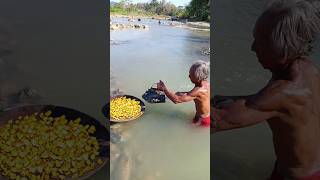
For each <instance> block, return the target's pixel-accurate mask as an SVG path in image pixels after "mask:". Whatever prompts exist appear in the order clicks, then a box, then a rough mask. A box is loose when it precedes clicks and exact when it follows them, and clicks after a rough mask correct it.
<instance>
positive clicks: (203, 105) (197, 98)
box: [157, 61, 210, 127]
mask: <svg viewBox="0 0 320 180" xmlns="http://www.w3.org/2000/svg"><path fill="white" fill-rule="evenodd" d="M209 69H210V68H209V63H208V62H204V61H196V62H195V63H194V64H192V66H191V68H190V70H189V78H190V80H191V82H192V83H193V84H195V86H194V88H193V89H192V90H191V91H189V92H176V93H174V92H172V91H170V90H169V89H168V87H166V85H165V84H164V83H163V82H162V81H161V80H160V82H159V83H158V84H157V89H158V90H160V91H163V92H164V93H165V94H166V96H167V97H168V98H169V99H170V100H171V101H172V102H173V103H175V104H177V103H185V102H189V101H194V103H195V108H196V114H195V117H194V119H193V121H192V122H193V123H194V124H197V125H200V126H204V127H210V83H209V81H208V78H209Z"/></svg>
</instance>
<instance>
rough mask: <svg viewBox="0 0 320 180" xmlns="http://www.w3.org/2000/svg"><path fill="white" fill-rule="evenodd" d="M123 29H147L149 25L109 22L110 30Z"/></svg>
mask: <svg viewBox="0 0 320 180" xmlns="http://www.w3.org/2000/svg"><path fill="white" fill-rule="evenodd" d="M123 29H145V30H147V29H149V26H147V25H144V24H121V23H110V30H123Z"/></svg>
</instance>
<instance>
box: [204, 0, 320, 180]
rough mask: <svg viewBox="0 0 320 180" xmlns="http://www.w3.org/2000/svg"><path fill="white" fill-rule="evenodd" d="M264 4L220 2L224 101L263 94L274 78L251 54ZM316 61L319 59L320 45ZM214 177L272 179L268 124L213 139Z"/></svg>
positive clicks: (218, 43)
mask: <svg viewBox="0 0 320 180" xmlns="http://www.w3.org/2000/svg"><path fill="white" fill-rule="evenodd" d="M265 2H266V1H264V0H262V1H254V0H216V1H214V8H213V15H212V17H213V18H214V24H213V25H212V26H213V27H214V28H213V29H212V31H213V37H212V39H213V44H212V49H214V55H213V63H212V65H213V71H214V72H213V73H214V79H213V82H214V83H213V91H214V94H220V95H248V94H251V93H255V92H257V91H258V90H260V89H261V88H262V87H263V86H264V85H265V84H266V83H267V81H268V80H269V78H270V77H271V74H270V73H269V72H268V71H266V70H264V69H263V68H262V67H261V66H260V64H259V63H258V61H257V58H256V56H255V54H254V53H253V52H252V51H251V50H250V47H251V43H252V40H253V38H252V30H253V26H254V23H255V20H256V19H257V18H258V16H259V15H260V13H261V12H262V10H263V8H264V6H265ZM314 51H315V52H314V54H313V56H312V57H313V59H319V57H320V54H319V48H318V45H316V49H315V50H314ZM210 140H211V160H212V164H211V171H212V174H211V177H212V179H216V180H220V179H222V180H235V179H246V180H260V179H266V178H267V177H268V176H269V175H270V173H271V171H272V168H273V164H274V161H275V155H274V151H273V144H272V134H271V131H270V130H269V128H268V126H267V124H266V123H262V124H259V125H256V126H253V127H248V128H244V129H238V130H232V131H226V132H221V133H217V134H214V135H211V139H210Z"/></svg>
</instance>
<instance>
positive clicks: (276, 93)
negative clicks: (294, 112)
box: [247, 80, 290, 110]
mask: <svg viewBox="0 0 320 180" xmlns="http://www.w3.org/2000/svg"><path fill="white" fill-rule="evenodd" d="M289 87H290V82H288V81H285V80H272V81H270V82H269V84H268V85H267V86H266V87H265V88H263V89H262V90H261V91H259V92H258V93H257V94H255V95H253V96H251V97H249V98H248V99H247V103H248V105H251V106H254V107H255V108H257V109H260V110H277V109H282V108H283V106H284V102H285V101H286V100H285V99H286V98H287V96H286V91H287V89H289Z"/></svg>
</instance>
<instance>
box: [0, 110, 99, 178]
mask: <svg viewBox="0 0 320 180" xmlns="http://www.w3.org/2000/svg"><path fill="white" fill-rule="evenodd" d="M50 114H51V112H50V111H48V112H46V113H41V114H37V113H35V114H33V115H31V116H24V117H19V118H18V119H17V120H14V121H13V120H10V121H9V122H8V123H7V124H5V125H4V126H3V127H1V128H0V154H1V156H0V173H1V174H2V175H3V176H6V177H9V178H10V179H17V180H19V179H20V180H21V179H31V180H33V179H34V180H37V179H39V180H40V179H46V180H47V179H48V180H49V179H65V178H67V177H73V178H76V177H79V176H82V175H84V174H85V173H87V172H88V171H91V170H93V169H94V168H95V167H96V166H98V165H100V164H102V163H103V162H102V160H101V159H99V158H98V157H97V156H98V155H99V144H98V141H97V139H96V138H95V137H93V136H90V135H91V134H93V133H94V132H95V127H94V126H89V125H85V126H84V125H81V124H80V121H81V120H80V118H78V119H76V120H67V119H66V118H65V116H61V117H56V118H54V117H51V116H50Z"/></svg>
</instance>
